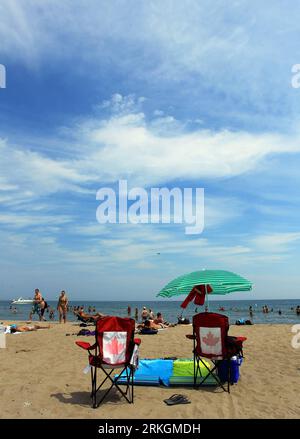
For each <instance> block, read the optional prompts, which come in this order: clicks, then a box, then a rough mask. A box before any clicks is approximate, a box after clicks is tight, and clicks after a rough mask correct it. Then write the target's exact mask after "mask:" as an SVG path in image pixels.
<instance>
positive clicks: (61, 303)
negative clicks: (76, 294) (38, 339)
mask: <svg viewBox="0 0 300 439" xmlns="http://www.w3.org/2000/svg"><path fill="white" fill-rule="evenodd" d="M68 301H69V300H68V297H67V295H66V292H65V291H64V290H62V291H61V293H60V296H59V298H58V303H57V311H58V312H59V323H61V322H62V320H63V321H64V323H66V321H67V310H68Z"/></svg>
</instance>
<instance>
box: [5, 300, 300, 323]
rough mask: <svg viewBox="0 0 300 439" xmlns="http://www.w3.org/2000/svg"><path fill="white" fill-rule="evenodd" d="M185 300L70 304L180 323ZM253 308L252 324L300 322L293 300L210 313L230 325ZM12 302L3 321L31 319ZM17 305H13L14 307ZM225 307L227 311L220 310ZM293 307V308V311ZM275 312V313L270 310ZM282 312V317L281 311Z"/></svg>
mask: <svg viewBox="0 0 300 439" xmlns="http://www.w3.org/2000/svg"><path fill="white" fill-rule="evenodd" d="M183 299H184V297H183V298H182V300H180V301H173V300H165V301H143V302H142V301H139V302H137V301H132V302H125V301H119V302H117V301H114V302H104V301H101V302H97V301H84V300H83V301H81V302H79V301H73V302H72V301H70V305H71V306H81V305H83V306H84V308H85V312H87V311H88V307H89V306H92V307H95V308H96V310H97V311H100V312H102V313H104V314H108V315H118V316H121V317H125V316H127V306H128V305H130V306H131V310H132V313H131V315H132V317H133V316H134V310H135V308H136V307H137V308H138V310H139V316H140V313H141V310H142V308H143V306H146V307H147V308H150V309H152V310H153V312H154V313H157V312H161V313H162V314H163V316H164V318H165V320H168V321H170V322H177V316H178V315H179V314H180V313H181V312H182V308H180V304H181V303H182V301H183ZM48 304H49V306H51V307H53V308H54V310H55V320H57V318H58V315H57V311H56V304H57V302H56V301H51V300H49V301H48ZM250 305H251V306H252V308H253V319H252V321H253V323H289V324H295V323H300V316H297V315H296V311H295V309H296V307H297V305H300V299H299V300H297V299H293V300H292V299H291V300H287V299H286V300H256V301H253V300H223V301H222V300H218V301H215V300H214V301H212V300H211V301H210V302H209V311H213V312H220V313H221V314H226V315H227V316H228V317H229V319H230V323H231V324H233V323H235V321H236V320H238V319H249V306H250ZM263 305H267V306H268V308H269V313H268V314H264V313H263V312H262V307H263ZM10 306H11V302H9V301H0V321H2V320H28V317H29V313H30V310H31V305H16V306H15V308H16V310H17V312H16V313H14V312H12V310H11V309H10ZM13 306H14V305H13ZM222 307H223V308H224V309H225V311H222V310H220V308H222ZM195 308H196V307H195V305H193V304H190V305H189V306H188V308H187V309H186V310H184V311H183V316H184V317H187V318H190V319H191V317H192V316H193V315H194V314H195ZM291 308H294V309H293V310H292V309H291ZM271 310H273V311H271ZM279 310H281V313H282V314H281V315H279V313H278V311H279ZM202 311H204V307H199V306H198V307H197V311H196V312H202ZM45 318H46V319H47V320H48V314H47V313H45ZM34 320H38V318H37V315H35V316H34ZM68 320H70V321H75V320H76V317H75V316H74V315H73V314H72V313H69V314H68Z"/></svg>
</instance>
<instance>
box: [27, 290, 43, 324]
mask: <svg viewBox="0 0 300 439" xmlns="http://www.w3.org/2000/svg"><path fill="white" fill-rule="evenodd" d="M41 302H42V295H41V292H40V290H39V289H38V288H36V289H35V290H34V297H33V306H32V309H31V312H30V314H29V320H32V316H33V314H37V315H38V316H39V319H40V320H41V318H40V303H41Z"/></svg>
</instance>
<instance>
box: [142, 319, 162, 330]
mask: <svg viewBox="0 0 300 439" xmlns="http://www.w3.org/2000/svg"><path fill="white" fill-rule="evenodd" d="M143 328H149V329H162V326H161V324H156V323H154V322H153V321H152V320H145V322H144V323H140V324H139V325H137V329H143Z"/></svg>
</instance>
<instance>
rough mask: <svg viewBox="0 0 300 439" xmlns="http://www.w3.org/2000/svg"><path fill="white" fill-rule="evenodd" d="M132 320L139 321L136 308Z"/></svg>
mask: <svg viewBox="0 0 300 439" xmlns="http://www.w3.org/2000/svg"><path fill="white" fill-rule="evenodd" d="M134 319H135V321H136V322H137V321H138V319H139V310H138V308H135V313H134Z"/></svg>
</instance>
